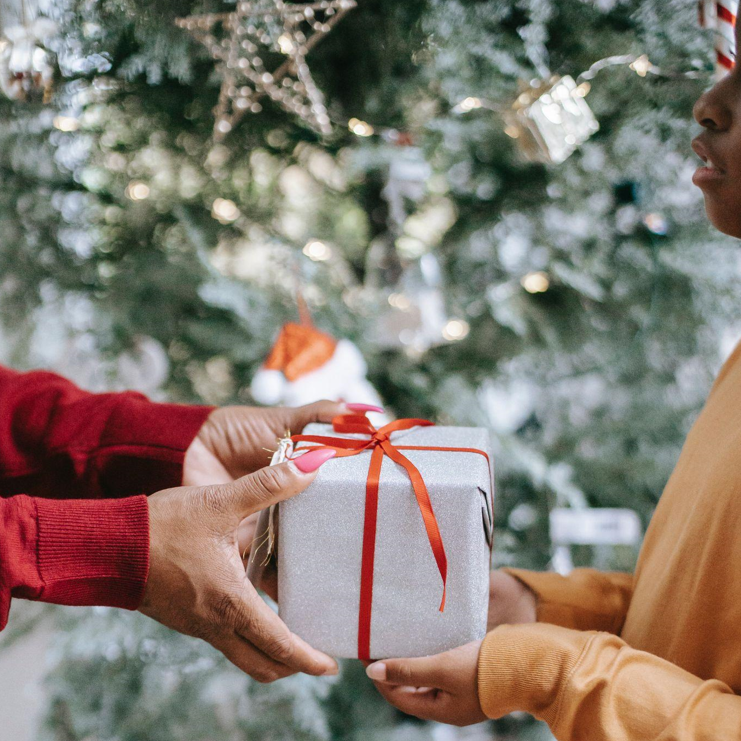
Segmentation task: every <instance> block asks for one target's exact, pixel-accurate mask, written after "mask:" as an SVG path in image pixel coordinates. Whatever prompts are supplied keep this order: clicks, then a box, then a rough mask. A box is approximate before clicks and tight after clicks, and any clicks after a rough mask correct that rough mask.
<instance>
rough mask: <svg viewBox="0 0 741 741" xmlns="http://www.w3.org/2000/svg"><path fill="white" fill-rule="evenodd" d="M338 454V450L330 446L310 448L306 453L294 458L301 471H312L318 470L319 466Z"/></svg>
mask: <svg viewBox="0 0 741 741" xmlns="http://www.w3.org/2000/svg"><path fill="white" fill-rule="evenodd" d="M336 455H337V451H336V450H331V449H329V448H322V450H310V451H309V452H308V453H304V454H303V455H301V456H299V457H298V458H294V459H293V463H294V465H295V466H296V468H298V470H299V471H301V473H311V472H312V471H316V469H317V468H319V466H321V465H322V464H323V463H326V462H327V461H328V460H329V459H330V458H334V457H335V456H336Z"/></svg>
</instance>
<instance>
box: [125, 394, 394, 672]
mask: <svg viewBox="0 0 741 741" xmlns="http://www.w3.org/2000/svg"><path fill="white" fill-rule="evenodd" d="M365 411H380V409H379V407H376V406H373V405H368V404H345V403H341V402H331V401H320V402H317V403H316V404H309V405H308V406H304V407H299V408H296V409H289V408H278V409H261V408H250V407H226V408H224V409H217V410H215V411H214V412H212V414H211V415H210V416H209V418H208V419H207V420H206V422H205V424H204V425H203V427H202V428H201V430H200V431H199V433H198V435H197V437H196V438H195V440H194V441H193V443H192V444H191V445H190V447H189V448H188V450H187V452H186V455H185V461H184V464H183V484H184V486H183V487H181V488H177V489H168V490H166V491H160V492H157V493H156V494H153V495H152V496H150V497H149V519H150V533H149V537H150V568H149V576H148V580H147V585H146V589H145V593H144V598H143V601H142V604H141V606H140V608H139V610H140V611H141V612H142V613H144V614H145V615H148V616H149V617H151V618H153V619H155V620H157V621H159V622H160V623H162V624H164V625H167V626H168V627H170V628H173V629H174V630H177V631H179V632H181V633H185V634H186V635H191V636H195V637H197V638H202V639H203V640H205V641H207V642H208V643H210V644H211V645H212V646H214V647H215V648H216V649H218V650H219V651H221V652H222V653H223V654H224V656H226V658H227V659H229V660H230V661H231V662H232V663H233V664H235V665H236V666H238V667H239V668H240V669H242V670H243V671H245V672H246V673H247V674H249V675H250V676H252V677H254V678H255V679H257V680H258V681H260V682H271V681H273V680H275V679H279V678H281V677H286V676H288V675H290V674H294V673H295V672H299V671H300V672H306V673H308V674H314V675H324V674H335V673H336V672H337V663H336V662H335V661H334V659H332V658H330V657H329V656H327V655H325V654H323V653H321V652H320V651H316V650H315V649H313V648H311V646H309V645H307V644H306V643H305V642H304V641H302V640H301V639H300V638H299V637H298V636H296V635H294V634H292V633H291V632H290V630H289V629H288V628H287V627H286V625H285V624H284V623H283V622H282V621H281V620H280V618H279V617H278V616H277V615H276V614H275V612H273V610H271V609H270V607H268V605H267V604H266V603H265V602H264V601H263V600H262V598H261V597H260V595H259V594H258V593H257V590H256V588H255V586H254V585H253V584H251V583H250V581H249V580H248V579H247V576H246V574H245V569H244V562H243V558H244V557H245V556H246V555H247V554H248V552H249V548H250V545H251V543H252V538H253V535H254V523H255V518H256V516H257V513H258V512H259V511H260V510H263V509H265V508H266V507H269V506H271V505H273V504H276V503H278V502H280V501H282V500H284V499H288V498H290V497H293V496H295V495H296V494H298V493H300V492H301V491H303V490H304V489H305V488H306V487H307V486H308V485H309V484H310V483H311V482H312V481H313V480H314V477H315V476H316V471H317V470H318V469H319V467H320V466H321V465H322V464H324V463H326V462H327V461H328V460H329V459H330V458H332V457H334V455H335V454H336V453H335V451H334V450H327V449H323V450H313V451H309V452H308V453H304V454H303V455H301V456H299V457H298V458H296V459H295V460H293V461H288V462H286V463H281V464H280V465H278V466H268V463H269V462H270V453H269V452H268V451H269V450H271V449H275V447H276V442H277V440H278V438H281V437H283V436H284V435H285V434H286V433H287V432H290V433H291V434H296V433H299V432H301V431H302V430H303V428H304V426H305V425H307V424H309V423H310V422H331V421H332V419H333V418H334V417H336V416H338V415H341V414H348V413H350V412H365Z"/></svg>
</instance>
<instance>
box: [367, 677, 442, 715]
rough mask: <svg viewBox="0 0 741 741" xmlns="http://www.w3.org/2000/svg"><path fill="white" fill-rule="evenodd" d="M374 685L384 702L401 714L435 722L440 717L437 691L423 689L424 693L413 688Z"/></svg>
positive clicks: (440, 697)
mask: <svg viewBox="0 0 741 741" xmlns="http://www.w3.org/2000/svg"><path fill="white" fill-rule="evenodd" d="M375 684H376V689H377V690H378V691H379V692H380V693H381V696H382V697H383V698H384V699H385V700H386V702H388V703H390V704H391V705H393V706H394V707H395V708H398V709H399V710H401V711H402V713H406V714H407V715H414V716H416V717H417V718H425V719H427V720H436V719H437V718H438V717H439V716H440V715H441V707H440V706H441V704H442V693H441V692H440V691H439V690H436V689H430V688H425V689H424V691H420V690H418V689H416V688H414V687H403V686H395V685H391V684H381V683H378V682H376V683H375Z"/></svg>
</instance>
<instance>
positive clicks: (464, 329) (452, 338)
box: [443, 319, 471, 342]
mask: <svg viewBox="0 0 741 741" xmlns="http://www.w3.org/2000/svg"><path fill="white" fill-rule="evenodd" d="M470 331H471V328H470V326H469V325H468V322H466V321H464V320H463V319H451V320H450V321H449V322H448V323H447V324H446V325H445V327H444V328H443V337H444V338H445V339H446V340H448V342H457V341H459V340H462V339H464V338H465V337H467V336H468V333H469V332H470Z"/></svg>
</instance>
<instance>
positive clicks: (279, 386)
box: [250, 368, 288, 406]
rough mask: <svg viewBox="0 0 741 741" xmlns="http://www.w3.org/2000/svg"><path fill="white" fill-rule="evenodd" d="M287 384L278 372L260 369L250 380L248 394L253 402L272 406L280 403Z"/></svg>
mask: <svg viewBox="0 0 741 741" xmlns="http://www.w3.org/2000/svg"><path fill="white" fill-rule="evenodd" d="M287 383H288V382H287V381H286V377H285V376H284V375H283V374H282V373H281V372H280V371H278V370H266V369H265V368H260V370H259V371H257V373H255V376H254V378H253V379H252V383H251V384H250V392H251V393H252V398H253V399H254V400H255V401H257V402H259V403H260V404H265V405H270V406H272V405H273V404H279V403H280V402H281V401H282V399H283V395H284V393H285V390H286V385H287Z"/></svg>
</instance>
